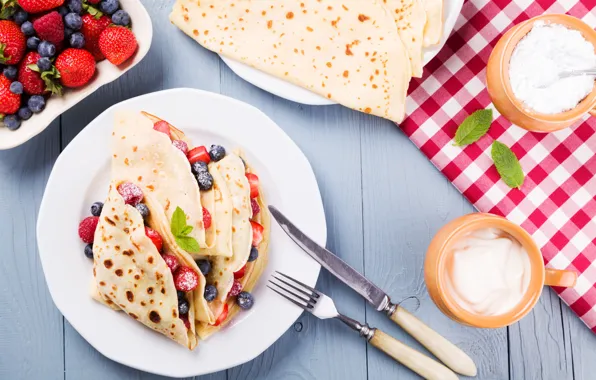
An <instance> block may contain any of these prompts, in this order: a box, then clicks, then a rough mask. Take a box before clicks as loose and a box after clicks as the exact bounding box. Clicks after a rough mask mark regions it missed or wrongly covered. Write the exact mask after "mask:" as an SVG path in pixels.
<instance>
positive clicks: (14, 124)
mask: <svg viewBox="0 0 596 380" xmlns="http://www.w3.org/2000/svg"><path fill="white" fill-rule="evenodd" d="M2 122H3V123H4V126H5V127H6V128H8V130H9V131H16V130H17V129H19V128H20V127H21V121H20V120H19V118H18V117H17V115H6V116H4V119H3V120H2Z"/></svg>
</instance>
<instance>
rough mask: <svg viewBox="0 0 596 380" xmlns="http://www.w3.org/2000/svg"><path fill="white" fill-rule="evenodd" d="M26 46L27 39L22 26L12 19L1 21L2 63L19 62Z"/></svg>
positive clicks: (0, 43)
mask: <svg viewBox="0 0 596 380" xmlns="http://www.w3.org/2000/svg"><path fill="white" fill-rule="evenodd" d="M26 48H27V41H26V39H25V35H24V34H23V32H21V28H19V26H18V25H17V24H15V23H14V22H12V21H6V20H2V21H0V63H4V64H6V65H15V64H17V63H19V62H20V60H21V58H23V54H25V50H26Z"/></svg>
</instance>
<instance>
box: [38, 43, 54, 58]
mask: <svg viewBox="0 0 596 380" xmlns="http://www.w3.org/2000/svg"><path fill="white" fill-rule="evenodd" d="M37 52H38V53H39V55H41V56H42V57H53V56H54V54H56V46H54V44H53V43H51V42H48V41H41V42H40V43H39V46H38V47H37Z"/></svg>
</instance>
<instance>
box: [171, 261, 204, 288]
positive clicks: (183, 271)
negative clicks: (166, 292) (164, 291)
mask: <svg viewBox="0 0 596 380" xmlns="http://www.w3.org/2000/svg"><path fill="white" fill-rule="evenodd" d="M198 285H199V275H198V274H197V272H195V271H194V270H192V269H191V268H189V267H182V266H181V267H180V268H178V270H177V271H176V273H174V286H175V287H176V290H180V291H182V292H190V291H193V290H195V288H196V287H197V286H198Z"/></svg>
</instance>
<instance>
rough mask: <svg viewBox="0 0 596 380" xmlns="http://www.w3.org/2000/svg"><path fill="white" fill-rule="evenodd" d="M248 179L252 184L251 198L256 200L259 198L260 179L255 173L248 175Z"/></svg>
mask: <svg viewBox="0 0 596 380" xmlns="http://www.w3.org/2000/svg"><path fill="white" fill-rule="evenodd" d="M246 178H247V179H248V183H249V184H250V197H251V198H256V197H258V196H259V177H257V175H256V174H253V173H246Z"/></svg>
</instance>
